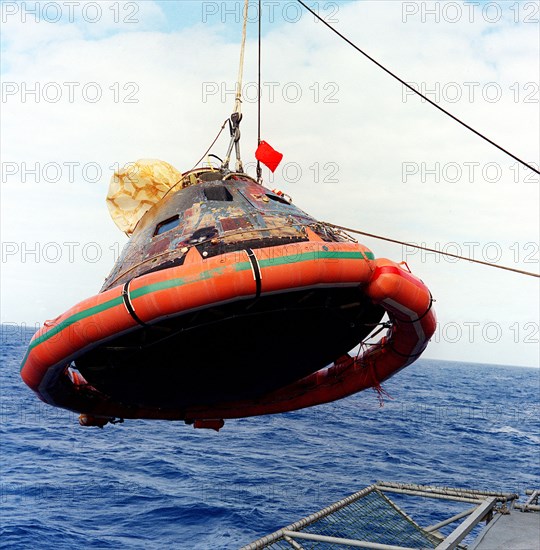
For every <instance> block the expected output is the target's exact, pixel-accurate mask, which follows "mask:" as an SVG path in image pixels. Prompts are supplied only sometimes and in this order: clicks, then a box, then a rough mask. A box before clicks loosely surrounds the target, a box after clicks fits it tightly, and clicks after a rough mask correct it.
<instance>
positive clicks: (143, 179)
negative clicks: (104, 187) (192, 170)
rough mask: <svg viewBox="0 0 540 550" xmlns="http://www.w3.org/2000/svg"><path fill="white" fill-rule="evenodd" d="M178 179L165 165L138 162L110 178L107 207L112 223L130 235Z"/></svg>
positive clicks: (143, 161)
mask: <svg viewBox="0 0 540 550" xmlns="http://www.w3.org/2000/svg"><path fill="white" fill-rule="evenodd" d="M181 179H182V174H181V173H180V172H179V171H178V170H177V169H176V168H174V166H171V165H170V164H169V163H168V162H165V161H163V160H157V159H140V160H138V161H137V162H134V163H133V164H129V165H127V166H125V167H123V168H121V169H120V170H118V171H117V172H115V173H114V174H113V176H112V178H111V183H110V184H109V192H108V193H107V207H108V209H109V212H110V214H111V217H112V219H113V221H114V223H115V224H116V225H117V226H118V227H119V228H120V229H121V230H122V231H124V233H127V234H128V235H130V234H131V233H133V230H134V229H135V226H136V225H137V223H138V222H139V220H140V219H141V218H142V217H143V215H144V214H145V212H147V211H148V210H150V208H152V206H153V205H154V204H156V203H157V202H158V201H160V200H161V199H162V198H163V196H164V195H165V193H167V191H169V189H171V188H172V187H174V186H175V185H176V184H177V183H178V182H179V181H180V180H181Z"/></svg>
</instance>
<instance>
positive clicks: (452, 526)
mask: <svg viewBox="0 0 540 550" xmlns="http://www.w3.org/2000/svg"><path fill="white" fill-rule="evenodd" d="M539 493H540V492H539V491H538V490H536V491H527V494H528V495H530V496H529V497H528V500H527V501H526V502H525V503H523V504H520V503H519V502H518V499H519V495H518V494H516V493H500V492H488V491H477V490H471V489H457V488H448V487H433V486H428V485H415V484H403V483H392V482H382V481H379V482H377V483H375V484H373V485H370V486H369V487H366V488H365V489H362V490H361V491H358V492H357V493H354V494H353V495H350V496H349V497H346V498H344V499H342V500H340V501H338V502H336V503H334V504H332V505H330V506H328V507H326V508H324V509H322V510H320V511H318V512H315V513H314V514H311V515H310V516H308V517H306V518H304V519H301V520H299V521H297V522H295V523H293V524H291V525H289V526H287V527H284V528H282V529H279V530H278V531H276V532H274V533H272V534H270V535H267V536H264V537H262V538H260V539H258V540H256V541H254V542H252V543H251V544H248V545H246V546H244V547H243V548H242V549H241V550H259V549H263V548H264V549H272V550H290V549H293V550H307V549H317V550H327V549H344V548H368V549H376V550H411V549H414V548H436V549H438V550H450V549H454V548H462V549H464V548H468V549H470V550H497V549H503V548H504V549H506V548H512V549H517V550H519V549H523V550H531V549H532V548H540V506H538V498H539ZM389 494H391V495H392V498H393V499H394V500H396V498H397V499H399V500H400V501H401V500H403V498H404V497H407V498H409V497H411V498H414V499H415V500H417V499H418V498H420V499H437V500H439V501H448V502H450V501H454V502H453V505H452V506H450V505H448V503H447V505H448V511H450V510H451V511H452V513H451V515H450V516H449V517H447V518H446V519H444V520H442V521H438V522H437V523H435V524H433V525H428V526H424V527H422V526H421V525H420V523H419V522H418V521H417V520H415V519H414V518H413V517H412V516H411V515H409V514H408V513H407V512H405V511H404V509H405V508H403V509H402V508H401V507H400V506H403V504H400V506H398V504H396V502H394V501H393V500H392V499H391V498H390V497H389V496H388V495H389ZM394 495H396V496H394ZM397 495H399V497H397ZM455 503H462V507H463V508H464V509H462V510H460V511H458V513H455V512H456V509H455ZM417 504H418V503H417ZM422 505H423V506H424V507H427V506H428V503H427V502H422ZM471 505H472V506H471ZM416 508H418V507H416ZM428 509H429V508H428ZM482 522H486V526H485V527H484V528H483V529H482V528H481V523H482ZM471 537H474V541H472V542H471V541H470V540H469V539H470V538H471Z"/></svg>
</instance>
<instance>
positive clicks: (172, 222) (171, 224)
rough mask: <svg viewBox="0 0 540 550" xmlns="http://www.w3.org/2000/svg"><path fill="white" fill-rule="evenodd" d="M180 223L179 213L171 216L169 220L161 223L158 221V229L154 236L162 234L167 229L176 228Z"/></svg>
mask: <svg viewBox="0 0 540 550" xmlns="http://www.w3.org/2000/svg"><path fill="white" fill-rule="evenodd" d="M179 223H180V219H179V217H178V215H176V216H173V217H172V218H169V219H168V220H165V221H163V222H161V223H158V225H157V227H156V230H155V231H154V237H155V236H156V235H161V234H162V233H165V232H166V231H170V230H171V229H174V228H175V227H177V226H178V224H179Z"/></svg>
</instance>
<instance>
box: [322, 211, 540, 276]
mask: <svg viewBox="0 0 540 550" xmlns="http://www.w3.org/2000/svg"><path fill="white" fill-rule="evenodd" d="M320 223H321V224H322V225H323V226H324V225H326V226H329V227H333V228H334V229H338V230H340V231H346V232H348V233H356V234H358V235H364V236H365V237H371V238H372V239H380V240H381V241H387V242H389V243H396V244H400V245H402V246H409V247H411V248H417V249H419V250H425V251H427V252H433V253H434V254H440V255H441V256H449V257H451V258H456V259H458V260H467V261H469V262H473V263H475V264H481V265H487V266H488V267H495V268H497V269H504V270H506V271H513V272H514V273H520V274H521V275H528V276H529V277H536V278H540V275H539V274H538V273H533V272H532V271H523V270H522V269H516V268H515V267H508V266H506V265H501V264H494V263H492V262H484V261H482V260H476V259H474V258H468V257H467V256H460V255H458V254H452V253H450V252H444V251H443V250H437V249H436V248H428V247H427V246H421V245H418V244H416V243H408V242H405V241H398V240H397V239H391V238H390V237H384V236H382V235H374V234H373V233H366V232H365V231H360V230H359V229H351V228H350V227H343V226H342V225H335V224H333V223H329V222H320Z"/></svg>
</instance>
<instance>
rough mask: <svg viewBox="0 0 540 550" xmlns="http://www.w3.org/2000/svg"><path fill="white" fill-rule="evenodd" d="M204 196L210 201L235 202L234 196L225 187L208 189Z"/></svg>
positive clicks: (219, 186) (218, 186) (216, 186)
mask: <svg viewBox="0 0 540 550" xmlns="http://www.w3.org/2000/svg"><path fill="white" fill-rule="evenodd" d="M204 196H205V197H206V199H207V200H209V201H222V202H230V201H232V200H233V196H232V195H231V193H230V191H229V190H228V189H227V188H226V187H225V186H224V185H215V186H214V187H207V188H206V189H205V190H204Z"/></svg>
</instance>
